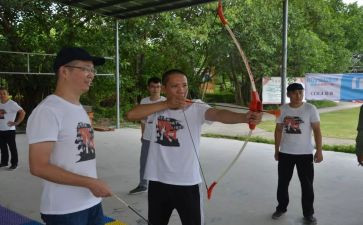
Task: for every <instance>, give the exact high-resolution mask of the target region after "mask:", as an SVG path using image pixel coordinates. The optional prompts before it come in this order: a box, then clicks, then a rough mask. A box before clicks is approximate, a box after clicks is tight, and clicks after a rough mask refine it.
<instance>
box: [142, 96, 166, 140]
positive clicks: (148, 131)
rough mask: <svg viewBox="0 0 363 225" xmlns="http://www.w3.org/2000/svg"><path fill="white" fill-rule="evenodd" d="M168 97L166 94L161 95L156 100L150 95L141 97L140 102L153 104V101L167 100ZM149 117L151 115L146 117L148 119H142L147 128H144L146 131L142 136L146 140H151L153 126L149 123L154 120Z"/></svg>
mask: <svg viewBox="0 0 363 225" xmlns="http://www.w3.org/2000/svg"><path fill="white" fill-rule="evenodd" d="M165 100H166V98H165V97H164V96H160V98H159V99H158V100H155V101H151V100H150V97H146V98H143V99H141V101H140V104H141V105H142V104H151V103H157V102H161V101H165ZM149 120H150V119H149V117H147V118H146V120H142V121H141V123H143V124H145V129H144V133H143V134H142V138H143V139H144V140H148V141H150V139H151V126H150V125H149V124H151V123H152V121H151V120H150V121H149Z"/></svg>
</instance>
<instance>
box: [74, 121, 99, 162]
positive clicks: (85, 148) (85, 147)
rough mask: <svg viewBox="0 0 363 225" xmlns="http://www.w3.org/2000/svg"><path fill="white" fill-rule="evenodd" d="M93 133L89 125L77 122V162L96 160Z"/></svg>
mask: <svg viewBox="0 0 363 225" xmlns="http://www.w3.org/2000/svg"><path fill="white" fill-rule="evenodd" d="M93 139H94V131H93V128H92V126H91V125H90V124H89V123H82V122H79V123H78V125H77V138H76V141H75V144H78V150H79V151H80V153H79V156H81V158H80V159H79V160H78V161H77V162H82V161H87V160H92V159H94V158H96V152H95V145H94V141H93Z"/></svg>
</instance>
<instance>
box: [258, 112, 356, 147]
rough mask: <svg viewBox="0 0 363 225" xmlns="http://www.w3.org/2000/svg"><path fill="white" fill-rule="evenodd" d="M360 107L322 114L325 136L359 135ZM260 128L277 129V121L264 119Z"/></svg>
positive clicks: (321, 121) (344, 136) (344, 137)
mask: <svg viewBox="0 0 363 225" xmlns="http://www.w3.org/2000/svg"><path fill="white" fill-rule="evenodd" d="M358 116H359V108H358V107H357V108H353V109H346V110H340V111H335V112H328V113H321V114H320V127H321V132H322V134H323V136H324V137H331V138H342V139H352V140H354V139H355V138H356V136H357V130H356V128H357V124H358ZM258 127H259V128H261V129H264V130H266V131H269V132H273V131H274V130H275V121H264V122H262V123H261V124H260V125H258Z"/></svg>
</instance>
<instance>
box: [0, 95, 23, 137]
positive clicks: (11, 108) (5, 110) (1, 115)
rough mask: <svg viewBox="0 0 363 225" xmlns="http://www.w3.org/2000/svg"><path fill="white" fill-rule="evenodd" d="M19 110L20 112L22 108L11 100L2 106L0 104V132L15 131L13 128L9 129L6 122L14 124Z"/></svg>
mask: <svg viewBox="0 0 363 225" xmlns="http://www.w3.org/2000/svg"><path fill="white" fill-rule="evenodd" d="M19 110H22V108H21V107H20V106H19V105H18V103H16V102H14V101H13V100H11V99H9V100H8V101H7V102H5V103H4V104H3V103H1V102H0V130H2V131H5V130H15V126H11V127H9V126H8V122H9V121H13V122H15V118H16V114H17V113H18V111H19Z"/></svg>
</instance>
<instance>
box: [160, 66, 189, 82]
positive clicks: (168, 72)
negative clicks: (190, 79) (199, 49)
mask: <svg viewBox="0 0 363 225" xmlns="http://www.w3.org/2000/svg"><path fill="white" fill-rule="evenodd" d="M173 74H182V75H184V76H187V75H186V74H185V73H184V72H183V71H181V70H178V69H171V70H168V71H166V72H165V73H164V74H163V76H162V78H161V80H162V84H163V85H166V83H167V82H168V79H169V77H170V76H171V75H173Z"/></svg>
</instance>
